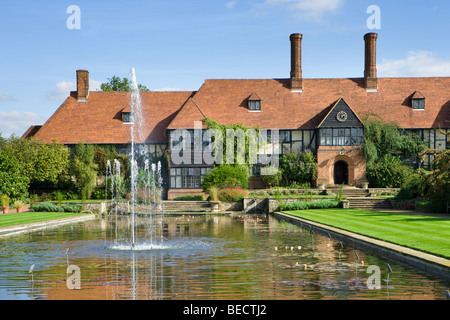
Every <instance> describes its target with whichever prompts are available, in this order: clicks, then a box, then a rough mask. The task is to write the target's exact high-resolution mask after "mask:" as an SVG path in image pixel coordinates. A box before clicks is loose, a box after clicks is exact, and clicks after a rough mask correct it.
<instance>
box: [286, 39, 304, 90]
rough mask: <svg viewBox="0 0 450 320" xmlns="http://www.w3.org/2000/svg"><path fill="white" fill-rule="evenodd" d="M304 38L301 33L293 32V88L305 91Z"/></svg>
mask: <svg viewBox="0 0 450 320" xmlns="http://www.w3.org/2000/svg"><path fill="white" fill-rule="evenodd" d="M302 38H303V35H302V34H300V33H294V34H291V36H290V37H289V39H290V40H291V90H292V91H303V78H302Z"/></svg>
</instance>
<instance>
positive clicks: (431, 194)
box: [422, 150, 450, 212]
mask: <svg viewBox="0 0 450 320" xmlns="http://www.w3.org/2000/svg"><path fill="white" fill-rule="evenodd" d="M422 187H423V189H424V190H426V192H425V199H426V200H427V201H428V205H427V207H428V208H429V209H430V210H431V211H434V212H446V209H447V203H450V150H444V151H442V152H440V153H439V154H437V155H436V158H435V159H434V162H433V166H432V171H431V173H430V174H429V175H427V176H426V178H425V181H424V183H423V186H422Z"/></svg>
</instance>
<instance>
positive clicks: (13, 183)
mask: <svg viewBox="0 0 450 320" xmlns="http://www.w3.org/2000/svg"><path fill="white" fill-rule="evenodd" d="M29 183H30V178H29V175H28V174H27V172H26V170H25V168H24V166H23V164H22V163H21V162H20V161H19V160H18V159H17V158H16V157H15V156H14V155H13V154H11V153H9V152H7V151H5V150H0V195H3V194H6V195H7V196H8V197H9V198H10V199H11V202H12V203H14V201H16V200H24V199H25V197H26V195H27V193H28V185H29Z"/></svg>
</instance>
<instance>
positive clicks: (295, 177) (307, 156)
mask: <svg viewBox="0 0 450 320" xmlns="http://www.w3.org/2000/svg"><path fill="white" fill-rule="evenodd" d="M280 167H281V169H282V170H283V179H284V182H285V183H287V184H292V183H297V184H303V183H310V184H311V183H313V181H314V180H315V179H316V176H317V162H316V158H315V157H314V154H313V153H312V152H311V151H310V150H306V151H304V152H300V153H298V152H295V151H291V152H289V153H286V154H284V155H283V157H282V158H281V160H280Z"/></svg>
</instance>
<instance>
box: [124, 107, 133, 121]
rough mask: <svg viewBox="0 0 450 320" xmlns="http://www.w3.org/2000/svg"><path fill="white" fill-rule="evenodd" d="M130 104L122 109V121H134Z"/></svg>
mask: <svg viewBox="0 0 450 320" xmlns="http://www.w3.org/2000/svg"><path fill="white" fill-rule="evenodd" d="M132 111H133V110H131V107H130V106H126V107H125V108H123V109H122V121H123V123H134V113H133V112H132Z"/></svg>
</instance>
